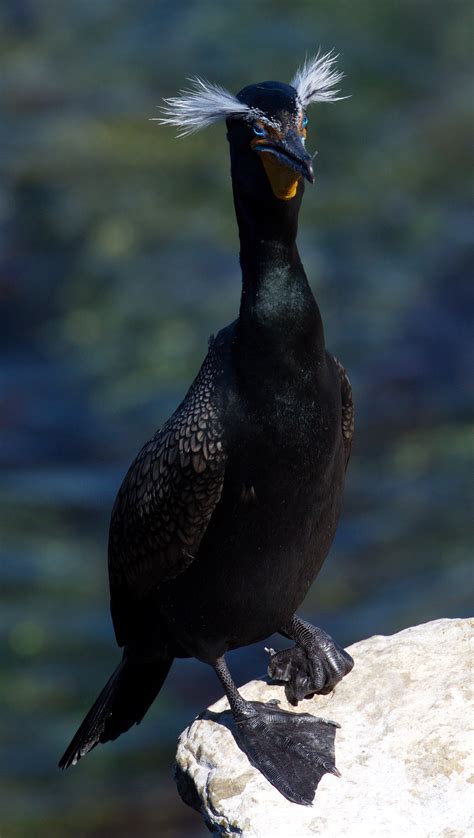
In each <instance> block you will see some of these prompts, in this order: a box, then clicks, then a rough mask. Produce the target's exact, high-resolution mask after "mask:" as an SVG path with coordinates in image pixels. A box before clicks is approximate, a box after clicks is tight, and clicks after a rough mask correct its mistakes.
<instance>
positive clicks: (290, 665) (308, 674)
mask: <svg viewBox="0 0 474 838" xmlns="http://www.w3.org/2000/svg"><path fill="white" fill-rule="evenodd" d="M290 630H291V634H290ZM288 633H289V634H290V636H292V637H293V638H294V639H295V640H296V641H297V643H296V646H293V648H291V649H283V651H281V652H273V649H269V650H268V651H269V653H270V656H271V657H270V661H269V664H268V675H269V676H270V678H273V679H274V680H275V681H283V682H284V683H285V694H286V697H287V699H288V701H289V702H290V704H293V705H296V704H298V701H302V699H303V698H311V697H312V696H313V695H314V694H315V693H318V694H319V695H327V693H330V692H332V690H333V689H334V687H335V686H336V684H338V683H339V681H341V680H342V678H344V675H347V674H348V673H349V672H350V671H351V669H352V667H353V666H354V661H353V659H352V658H351V656H350V655H349V654H348V652H346V651H345V649H343V648H342V647H341V646H339V645H338V644H337V643H336V642H335V641H334V640H333V639H332V637H330V636H329V634H326V632H325V631H323V630H322V629H318V628H315V627H313V626H310V625H309V623H304V622H303V620H299V618H298V617H295V618H294V621H293V624H292V626H291V627H289V629H288Z"/></svg>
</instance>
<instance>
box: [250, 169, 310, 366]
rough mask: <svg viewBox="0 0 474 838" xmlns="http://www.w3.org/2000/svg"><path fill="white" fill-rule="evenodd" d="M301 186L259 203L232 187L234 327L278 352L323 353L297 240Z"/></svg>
mask: <svg viewBox="0 0 474 838" xmlns="http://www.w3.org/2000/svg"><path fill="white" fill-rule="evenodd" d="M302 192H303V186H302V185H300V187H299V189H298V194H297V196H296V197H295V198H294V199H291V200H289V201H282V200H278V199H276V198H275V201H274V202H273V203H271V204H268V203H266V204H265V205H258V204H256V203H255V202H253V201H252V200H249V198H248V197H247V196H246V195H242V194H239V191H238V189H236V188H235V187H234V204H235V211H236V216H237V223H238V226H239V236H240V264H241V268H242V296H241V303H240V316H239V329H240V333H241V334H242V335H245V336H247V337H248V336H249V335H250V334H251V335H252V338H253V339H255V338H256V337H257V336H259V337H260V338H261V339H262V341H263V342H265V343H268V342H269V343H273V344H278V346H279V348H280V351H281V353H285V352H289V351H291V349H292V348H293V349H294V351H300V352H301V354H303V353H307V352H308V351H309V352H310V353H311V354H314V353H318V354H320V353H322V352H323V351H324V332H323V326H322V321H321V315H320V312H319V308H318V305H317V303H316V300H315V299H314V296H313V293H312V291H311V288H310V286H309V283H308V280H307V278H306V274H305V272H304V268H303V265H302V263H301V259H300V256H299V253H298V248H297V246H296V235H297V231H298V213H299V207H300V204H301V197H302Z"/></svg>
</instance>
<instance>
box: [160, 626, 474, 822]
mask: <svg viewBox="0 0 474 838" xmlns="http://www.w3.org/2000/svg"><path fill="white" fill-rule="evenodd" d="M473 636H474V621H473V620H458V619H456V620H437V621H436V622H432V623H427V624H425V625H421V626H414V627H412V628H408V629H406V630H405V631H401V632H400V633H399V634H395V635H393V636H391V637H383V636H375V637H371V638H370V639H368V640H363V641H361V642H360V643H355V644H354V645H353V646H351V647H350V648H349V650H348V651H349V652H350V653H351V655H352V657H353V658H354V660H355V667H354V669H353V671H352V673H351V674H350V675H348V676H347V677H346V678H345V679H344V680H343V681H342V682H341V683H340V684H339V685H338V687H337V688H336V690H335V691H334V693H332V694H331V695H328V696H316V697H315V698H313V699H310V700H307V701H303V702H301V703H300V704H299V705H298V710H297V711H298V712H305V713H312V714H314V715H315V716H323V717H326V718H331V719H334V720H335V721H337V722H339V724H340V725H341V729H340V730H338V731H337V736H336V764H337V766H338V768H339V770H340V772H341V774H342V777H341V778H340V779H338V778H336V777H334V776H332V775H325V776H324V777H323V778H322V780H321V782H320V785H319V787H318V789H317V792H316V797H315V800H314V803H313V805H312V806H298V805H295V804H294V803H289V802H288V801H287V800H285V798H283V797H282V796H281V795H280V794H279V793H278V792H277V791H276V790H275V789H274V788H273V787H272V786H271V785H270V784H269V783H268V782H267V781H266V780H265V778H264V777H263V776H262V775H261V774H260V773H259V772H258V771H257V770H256V769H255V768H253V767H252V765H251V764H250V763H249V761H248V759H247V757H246V755H245V754H244V753H243V752H242V751H241V750H240V749H239V748H238V746H237V745H236V743H235V740H234V738H233V736H232V733H231V731H232V718H231V715H230V712H229V709H228V704H227V701H226V699H224V698H223V699H221V700H220V701H218V702H217V703H216V704H214V705H213V706H212V707H210V708H209V709H208V710H207V711H206V712H205V713H203V714H202V715H201V716H199V717H198V718H197V719H196V720H195V721H194V722H193V723H192V724H191V725H190V726H189V727H188V728H186V730H185V731H183V733H182V734H181V737H180V739H179V743H178V751H177V757H176V780H177V784H178V789H179V792H180V794H181V796H182V798H183V800H184V801H185V802H186V803H188V804H189V805H190V806H193V807H194V808H195V809H197V810H198V811H199V812H201V813H202V815H203V817H204V819H205V821H206V823H207V825H208V826H209V829H210V830H211V832H212V833H213V834H214V835H222V836H236V835H237V836H243V838H269V836H272V838H289V836H292V838H305V836H311V837H312V838H314V836H318V835H319V836H324V838H335V836H338V838H340V837H341V836H351V838H354V836H362V835H363V836H377V838H386V836H393V838H395V836H396V838H400V836H403V838H465V836H468V835H474V818H473V815H472V811H473V807H472V799H473V798H472V792H473V791H474V785H473V783H474V765H473V759H472V745H473V740H472V734H471V735H470V734H469V726H470V723H471V722H472V720H473V715H472V704H471V701H472V680H473V670H472V650H473V645H472V641H473ZM242 694H243V695H244V696H245V698H247V699H251V700H253V701H269V700H270V699H278V700H279V702H280V707H281V708H282V709H285V710H293V711H295V708H294V707H291V706H290V705H288V704H287V702H286V700H285V694H284V690H283V687H281V686H277V685H272V684H268V683H267V682H266V681H265V680H262V681H251V682H250V683H248V684H246V685H245V686H244V687H242Z"/></svg>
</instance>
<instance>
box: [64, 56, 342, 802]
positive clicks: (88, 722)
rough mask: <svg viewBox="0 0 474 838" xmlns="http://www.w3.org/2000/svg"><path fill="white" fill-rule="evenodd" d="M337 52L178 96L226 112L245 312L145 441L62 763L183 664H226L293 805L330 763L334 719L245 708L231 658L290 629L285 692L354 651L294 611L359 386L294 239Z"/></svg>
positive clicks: (332, 499) (324, 673) (337, 672)
mask: <svg viewBox="0 0 474 838" xmlns="http://www.w3.org/2000/svg"><path fill="white" fill-rule="evenodd" d="M334 62H335V56H334V55H333V54H332V53H330V54H328V55H325V56H320V55H319V54H318V56H316V58H314V59H312V60H311V61H308V62H306V63H305V65H304V66H303V67H302V69H300V71H299V72H298V73H297V75H296V76H295V78H294V80H293V81H292V83H291V85H288V84H282V83H280V82H270V81H267V82H263V83H261V84H255V85H251V86H249V87H245V88H244V89H243V90H242V91H241V92H240V93H239V94H238V95H237V96H233V95H231V94H230V93H228V92H226V91H225V90H223V89H222V88H220V87H218V86H215V85H211V84H209V83H208V82H205V81H203V80H201V79H195V80H194V84H193V88H192V89H191V90H188V91H183V92H182V93H181V95H180V96H178V97H177V98H174V99H169V100H167V107H166V108H165V109H164V111H165V112H164V118H163V119H162V121H163V122H166V123H168V124H173V125H177V126H178V127H179V128H180V129H181V133H182V134H185V133H192V132H193V131H195V130H198V129H199V128H202V127H204V126H206V125H208V124H210V123H212V122H214V121H216V120H217V119H222V118H225V119H226V123H227V138H228V141H229V144H230V156H231V174H232V186H233V194H234V203H235V211H236V216H237V222H238V226H239V234H240V264H241V267H242V297H241V304H240V312H239V316H238V319H237V320H236V321H235V322H233V323H231V324H230V325H229V326H227V327H226V328H224V329H222V330H221V331H220V332H219V333H218V334H217V336H216V337H215V338H211V339H210V342H209V350H208V353H207V356H206V358H205V360H204V363H203V365H202V367H201V369H200V371H199V373H198V375H197V377H196V379H195V380H194V382H193V384H192V385H191V387H190V389H189V391H188V393H187V395H186V396H185V398H184V399H183V401H182V402H181V404H180V405H179V407H178V408H177V410H176V411H175V413H174V414H173V415H172V417H171V418H170V419H169V420H168V421H167V422H166V423H165V424H164V425H163V427H162V428H161V429H160V430H159V431H157V433H156V434H155V436H154V437H153V438H152V439H151V440H150V441H149V442H148V443H147V444H146V445H145V446H144V447H143V448H142V450H141V451H140V453H139V454H138V456H137V458H136V459H135V461H134V462H133V463H132V465H131V467H130V469H129V471H128V473H127V475H126V477H125V479H124V481H123V484H122V486H121V488H120V491H119V493H118V496H117V499H116V502H115V505H114V508H113V511H112V519H111V524H110V539H109V576H110V594H111V611H112V619H113V623H114V628H115V633H116V638H117V642H118V644H119V646H122V647H123V649H124V651H123V657H122V661H121V663H120V664H119V666H118V667H117V669H116V670H115V672H114V673H113V675H112V677H111V678H110V680H109V681H108V683H107V684H106V686H105V687H104V689H103V690H102V692H101V694H100V695H99V697H98V699H97V700H96V702H95V704H94V706H93V707H92V709H91V710H90V711H89V713H88V715H87V716H86V718H85V719H84V721H83V723H82V725H81V726H80V728H79V730H78V732H77V733H76V735H75V736H74V738H73V740H72V742H71V744H70V745H69V747H68V749H67V750H66V753H65V754H64V756H63V757H62V759H61V761H60V766H61V767H63V768H66V767H68V766H69V765H73V764H74V763H76V762H77V761H78V760H79V759H80V758H81V757H83V756H84V755H85V754H86V753H88V751H90V750H91V749H92V748H94V747H95V746H96V745H97V744H98V743H99V742H107V741H109V740H111V739H115V738H116V737H117V736H119V735H120V734H121V733H124V731H126V730H128V729H129V728H130V727H131V726H132V725H134V724H137V723H138V722H140V721H141V719H142V718H143V716H144V715H145V713H146V711H147V710H148V708H149V707H150V705H151V703H152V702H153V700H154V699H155V697H156V696H157V694H158V692H159V691H160V689H161V687H162V685H163V682H164V680H165V678H166V676H167V674H168V671H169V669H170V666H171V664H172V662H173V659H174V658H175V657H179V658H183V657H196V658H198V659H199V660H201V661H204V662H206V663H208V664H210V665H211V666H213V667H214V669H215V671H216V673H217V675H218V677H219V679H220V681H221V683H222V686H223V688H224V690H225V693H226V695H227V698H228V700H229V703H230V707H231V710H232V713H233V716H234V720H235V723H236V724H235V735H236V738H237V741H238V743H239V745H240V747H241V748H242V749H243V750H244V751H245V752H246V753H247V755H248V757H249V759H250V761H251V762H252V763H253V764H254V765H255V766H256V767H257V768H259V769H260V771H261V772H262V773H263V774H264V775H265V777H267V779H268V780H269V781H270V782H271V783H272V784H273V785H274V786H276V788H277V789H278V790H279V791H280V792H281V793H282V794H283V795H284V796H285V797H286V798H288V799H289V800H291V801H294V802H296V803H303V804H309V803H311V801H312V799H313V797H314V792H315V788H316V786H317V783H318V782H319V779H320V778H321V776H322V775H323V774H324V773H325V772H331V773H333V774H337V773H338V772H337V769H336V767H335V764H334V748H333V743H334V727H335V723H333V722H328V721H325V720H320V719H315V718H314V717H312V716H310V715H309V714H298V713H289V712H285V711H283V710H279V709H278V708H277V707H276V706H275V705H273V704H260V703H256V702H248V701H245V700H244V699H243V698H242V697H241V695H240V694H239V692H238V690H237V688H236V687H235V685H234V683H233V681H232V678H231V676H230V673H229V670H228V668H227V665H226V662H225V657H224V655H225V653H226V652H227V651H228V650H230V649H236V648H238V647H240V646H245V645H247V644H250V643H255V642H256V641H262V640H263V639H264V638H266V637H268V636H269V635H271V634H272V633H273V632H280V634H282V635H284V636H285V637H288V638H291V639H292V640H294V641H295V644H296V645H295V646H293V647H292V648H290V649H288V650H284V651H282V652H278V653H276V654H275V653H273V654H271V658H270V664H269V674H270V676H272V677H273V678H275V679H277V680H279V681H283V682H284V683H285V690H286V695H287V697H288V699H289V701H290V702H291V703H292V704H294V705H296V704H297V703H298V701H300V700H301V699H303V698H304V697H305V696H309V695H312V694H314V693H328V692H330V691H331V690H332V689H333V688H334V686H335V684H337V682H338V681H340V680H341V678H342V677H343V676H344V675H345V674H346V673H348V672H349V671H350V670H351V669H352V666H353V661H352V658H351V657H350V656H349V655H348V654H347V653H346V652H345V651H344V650H343V649H341V648H340V647H339V646H338V645H337V644H336V643H335V642H334V641H333V640H332V639H331V638H330V637H329V636H328V635H327V634H326V633H325V632H324V631H322V630H321V629H319V628H314V627H312V626H311V625H309V624H308V623H306V622H304V621H303V620H301V619H300V618H299V617H298V616H297V615H296V611H297V609H298V608H299V606H300V605H301V603H302V602H303V600H304V598H305V596H306V594H307V592H308V589H309V587H310V585H311V584H312V582H313V580H314V578H315V577H316V575H317V573H318V572H319V570H320V568H321V565H322V564H323V561H324V559H325V557H326V555H327V553H328V551H329V548H330V546H331V543H332V541H333V538H334V535H335V532H336V527H337V523H338V519H339V513H340V509H341V503H342V495H343V486H344V475H345V470H346V466H347V462H348V459H349V454H350V447H351V439H352V433H353V405H352V397H351V387H350V384H349V380H348V378H347V376H346V373H345V371H344V369H343V367H342V366H341V364H340V363H339V362H338V361H337V360H336V359H335V358H334V357H333V356H332V355H330V354H328V352H327V351H326V349H325V344H324V333H323V324H322V321H321V315H320V311H319V308H318V305H317V303H316V301H315V299H314V296H313V294H312V292H311V289H310V287H309V284H308V281H307V278H306V275H305V272H304V269H303V265H302V264H301V260H300V257H299V254H298V250H297V247H296V233H297V225H298V213H299V209H300V205H301V199H302V197H303V191H304V180H305V179H306V180H308V181H309V182H310V183H312V182H313V180H314V177H313V167H312V157H311V156H310V154H309V153H308V152H307V151H306V149H305V137H306V124H307V121H308V120H307V116H306V108H307V106H308V105H309V104H310V103H311V102H314V101H331V100H334V99H336V98H337V96H336V94H337V93H338V91H335V90H334V85H335V84H336V83H337V82H338V81H339V80H340V78H341V77H342V74H340V73H338V72H337V71H336V70H335V67H334Z"/></svg>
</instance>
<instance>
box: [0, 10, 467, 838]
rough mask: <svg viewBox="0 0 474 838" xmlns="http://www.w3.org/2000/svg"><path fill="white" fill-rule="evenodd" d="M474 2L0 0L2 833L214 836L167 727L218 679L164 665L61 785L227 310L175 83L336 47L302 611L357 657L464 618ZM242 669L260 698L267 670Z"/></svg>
mask: <svg viewBox="0 0 474 838" xmlns="http://www.w3.org/2000/svg"><path fill="white" fill-rule="evenodd" d="M472 15H473V6H472V3H470V2H463V0H454V2H452V3H445V2H444V0H443V1H442V2H441V0H429V2H428V0H426V2H425V0H393V1H392V0H383V2H380V3H378V2H365V1H364V0H354V1H353V0H314V1H313V2H303V0H293V2H291V3H288V2H281V1H280V0H273V2H250V0H249V2H227V3H222V4H220V3H217V2H212V3H210V2H203V1H201V2H194V0H174V2H171V1H170V0H153V1H152V0H83V2H81V3H64V2H61V0H48V2H45V3H41V2H34V0H6V2H5V0H4V2H3V4H2V6H1V11H0V27H1V34H0V51H1V74H0V101H1V109H2V117H1V121H0V143H1V155H0V167H1V182H0V241H1V256H0V300H1V330H0V342H1V347H2V354H1V362H0V382H1V385H0V405H1V408H0V423H1V430H2V433H1V442H0V466H1V471H0V494H1V503H0V516H1V566H0V583H1V593H2V607H1V613H0V621H1V628H2V639H3V643H2V672H1V681H0V689H1V701H2V711H1V717H0V736H1V750H2V754H1V772H2V778H1V785H0V796H1V800H0V832H1V835H2V838H16V836H28V838H30V836H73V837H74V838H75V836H94V837H95V838H98V836H117V838H125V836H127V838H128V836H130V835H136V836H140V838H148V836H150V837H151V836H157V835H160V836H165V838H168V837H169V838H179V837H180V836H201V835H206V834H208V833H207V831H206V830H205V828H204V826H203V825H202V824H201V822H200V819H199V817H198V816H197V815H196V814H194V813H193V812H191V810H188V809H187V808H186V807H185V806H184V804H182V803H181V801H180V800H179V798H178V796H177V792H176V791H175V787H174V783H173V779H172V763H173V753H174V748H175V742H176V738H177V735H178V734H179V732H180V731H181V729H182V728H183V727H184V726H185V725H186V724H187V723H188V722H189V721H190V719H192V718H193V716H194V715H196V713H198V712H199V711H200V709H202V707H203V706H205V705H207V704H208V703H209V702H210V701H212V700H215V699H217V697H218V696H219V694H220V688H219V685H218V682H217V679H216V678H215V676H214V674H213V673H212V671H210V670H209V669H208V668H207V667H206V666H204V665H202V664H197V663H196V662H193V661H184V662H179V663H178V664H176V665H175V667H174V669H173V672H172V675H171V677H170V678H169V680H168V682H167V684H166V686H165V688H164V689H163V692H162V694H161V696H160V698H159V700H158V701H157V703H156V706H155V707H153V709H152V710H151V711H150V713H149V714H148V716H147V718H146V722H145V723H144V724H142V725H141V726H140V727H138V728H135V729H134V730H133V731H131V732H130V733H129V734H128V735H127V736H126V737H124V738H122V739H121V740H120V741H119V742H117V743H115V744H114V745H113V746H107V747H106V748H101V749H98V750H97V751H95V752H94V754H93V755H91V756H90V757H88V759H87V761H84V762H82V763H81V764H80V765H79V766H78V767H76V768H75V769H73V770H71V771H69V772H67V773H65V774H62V773H61V772H59V771H58V770H57V769H56V763H57V760H58V758H59V756H60V754H61V753H62V751H63V750H64V747H65V745H66V744H67V742H68V741H69V739H70V737H71V735H72V733H73V732H74V730H75V729H76V727H77V725H78V723H79V721H80V720H81V719H82V717H83V715H84V713H85V711H86V710H87V709H88V707H89V705H90V703H91V702H92V701H93V699H94V698H95V697H96V695H97V693H98V691H99V689H100V688H101V687H102V685H103V683H104V682H105V680H106V678H107V677H108V676H109V674H110V672H111V670H112V668H113V667H114V666H115V665H116V662H117V660H118V657H119V653H118V651H117V649H116V648H115V644H114V639H113V633H112V628H111V623H110V619H109V615H108V587H107V576H106V540H107V527H108V518H109V512H110V508H111V505H112V502H113V498H114V495H115V492H116V490H117V488H118V486H119V483H120V481H121V477H122V475H123V473H124V471H125V469H126V468H127V466H128V464H129V462H130V460H131V459H132V457H133V456H134V454H135V453H136V451H137V450H138V448H139V447H140V446H141V444H142V442H143V441H145V440H146V439H147V438H148V437H149V436H150V435H151V434H152V432H153V431H154V429H155V428H156V427H157V426H159V425H160V423H161V422H162V420H163V419H165V418H166V417H167V416H168V415H169V413H170V412H171V411H172V410H173V408H174V406H175V405H176V403H177V401H178V400H179V399H180V397H181V396H182V395H183V394H184V392H185V391H186V389H187V386H188V384H189V383H190V381H191V380H192V377H193V375H194V374H195V372H196V370H197V369H198V367H199V365H200V362H201V359H202V358H203V356H204V354H205V352H206V341H207V338H208V336H209V335H210V334H211V333H212V332H215V331H216V330H218V329H219V328H220V327H221V326H223V325H225V324H226V323H227V322H229V321H230V320H232V319H233V318H234V316H235V314H236V311H237V305H238V299H239V266H238V259H237V252H238V245H237V233H236V225H235V221H234V215H233V208H232V200H231V190H230V182H229V174H228V169H229V164H228V156H227V155H228V150H227V143H226V141H225V131H224V127H223V126H216V127H213V128H212V129H210V130H208V131H206V132H204V133H202V134H200V135H198V136H196V137H194V138H190V139H189V138H188V139H182V140H176V139H175V138H174V134H173V132H172V130H170V129H169V128H164V127H158V126H157V124H156V123H153V122H149V121H148V119H149V118H150V117H152V116H155V115H156V111H155V106H156V105H157V104H158V103H159V102H160V100H161V98H162V97H163V96H165V95H172V94H174V93H175V92H176V91H177V89H178V88H179V87H180V86H181V85H182V84H183V82H184V80H185V78H186V76H189V75H191V74H194V73H199V74H201V75H204V76H207V77H208V78H210V79H211V80H214V81H217V82H219V83H221V84H224V85H225V86H227V87H229V88H230V90H233V91H237V90H239V89H240V88H241V87H243V86H244V85H246V84H249V83H251V82H255V81H260V80H263V79H267V78H277V79H280V80H289V79H290V78H291V77H292V75H293V73H294V71H295V69H296V67H297V65H298V64H299V63H300V62H301V61H302V59H304V57H305V54H306V53H309V54H311V53H313V52H314V51H315V50H316V49H317V48H318V46H319V45H321V46H322V48H323V49H325V50H327V49H329V48H331V47H333V46H334V47H335V48H336V50H337V51H338V52H340V53H341V58H340V66H341V67H342V68H343V69H344V71H345V72H346V74H347V78H346V80H345V81H344V83H343V88H344V92H345V93H347V94H352V97H351V98H350V99H347V100H346V101H344V102H340V103H338V104H335V105H320V106H318V107H313V109H312V110H311V112H310V126H309V140H308V145H309V147H310V149H311V150H313V149H315V148H317V149H318V151H319V155H318V157H317V160H316V174H317V181H316V185H315V187H314V188H308V189H307V191H306V197H305V200H304V204H303V209H302V214H301V228H300V236H299V243H300V250H301V254H302V257H303V261H304V264H305V266H306V269H307V273H308V275H309V277H310V278H311V282H312V285H313V288H314V290H315V293H316V295H317V297H318V300H319V302H320V305H321V309H322V312H323V316H324V320H325V326H326V336H327V342H328V345H329V347H330V348H331V349H332V350H333V351H334V352H335V353H336V354H337V355H338V356H339V358H341V359H342V361H343V363H344V364H345V365H346V366H347V368H348V370H349V372H350V375H351V378H352V381H353V386H354V391H355V398H356V403H357V437H356V443H355V447H354V451H353V456H352V461H351V465H350V470H349V478H348V486H347V500H346V506H345V513H344V517H343V520H342V523H341V526H340V529H339V533H338V537H337V541H336V543H335V545H334V548H333V550H332V554H331V557H330V559H329V561H328V562H327V564H326V567H325V568H324V570H323V572H322V574H321V576H320V578H319V580H318V582H317V584H316V585H315V586H314V588H313V590H312V591H311V593H310V595H309V596H308V599H307V601H306V602H305V605H304V608H303V609H302V612H303V613H304V614H305V615H306V616H307V617H308V618H310V619H312V620H313V621H315V622H317V624H319V625H322V626H324V627H325V628H326V629H327V630H329V631H330V632H331V633H332V634H334V635H335V636H336V637H337V638H338V640H340V641H341V642H344V643H350V642H353V641H355V640H358V639H360V638H362V637H366V636H369V635H371V634H373V633H390V632H394V631H397V630H399V629H402V628H403V627H405V626H408V625H410V624H413V623H419V622H423V621H426V620H431V619H435V618H437V617H442V616H463V615H466V614H467V613H468V610H469V606H470V604H471V603H472V576H471V572H470V569H469V564H468V561H469V535H470V533H469V515H468V511H469V508H468V497H469V477H470V470H469V445H470V443H469V438H468V431H467V427H468V421H469V399H468V397H469V392H468V381H469V370H468V359H469V333H468V318H469V316H470V311H472V296H471V294H472V286H470V282H469V281H470V276H469V268H470V267H471V265H472V263H470V261H469V257H468V244H469V238H470V236H471V233H472V215H470V210H469V205H468V190H467V179H468V173H469V162H470V160H469V153H470V150H469V142H468V138H469V130H470V126H471V125H472V122H471V119H472V87H471V86H470V79H469V73H468V59H469V51H470V47H471V44H472V35H473V17H472ZM275 642H278V641H275ZM281 645H284V643H280V646H281ZM230 665H231V668H232V670H233V672H234V674H235V676H236V678H237V680H238V682H243V681H244V680H247V679H249V678H250V677H253V676H258V675H261V674H263V672H264V670H265V665H266V656H265V654H264V652H263V649H262V648H261V647H254V648H250V649H247V650H242V651H240V652H236V653H234V654H233V655H231V656H230Z"/></svg>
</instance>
